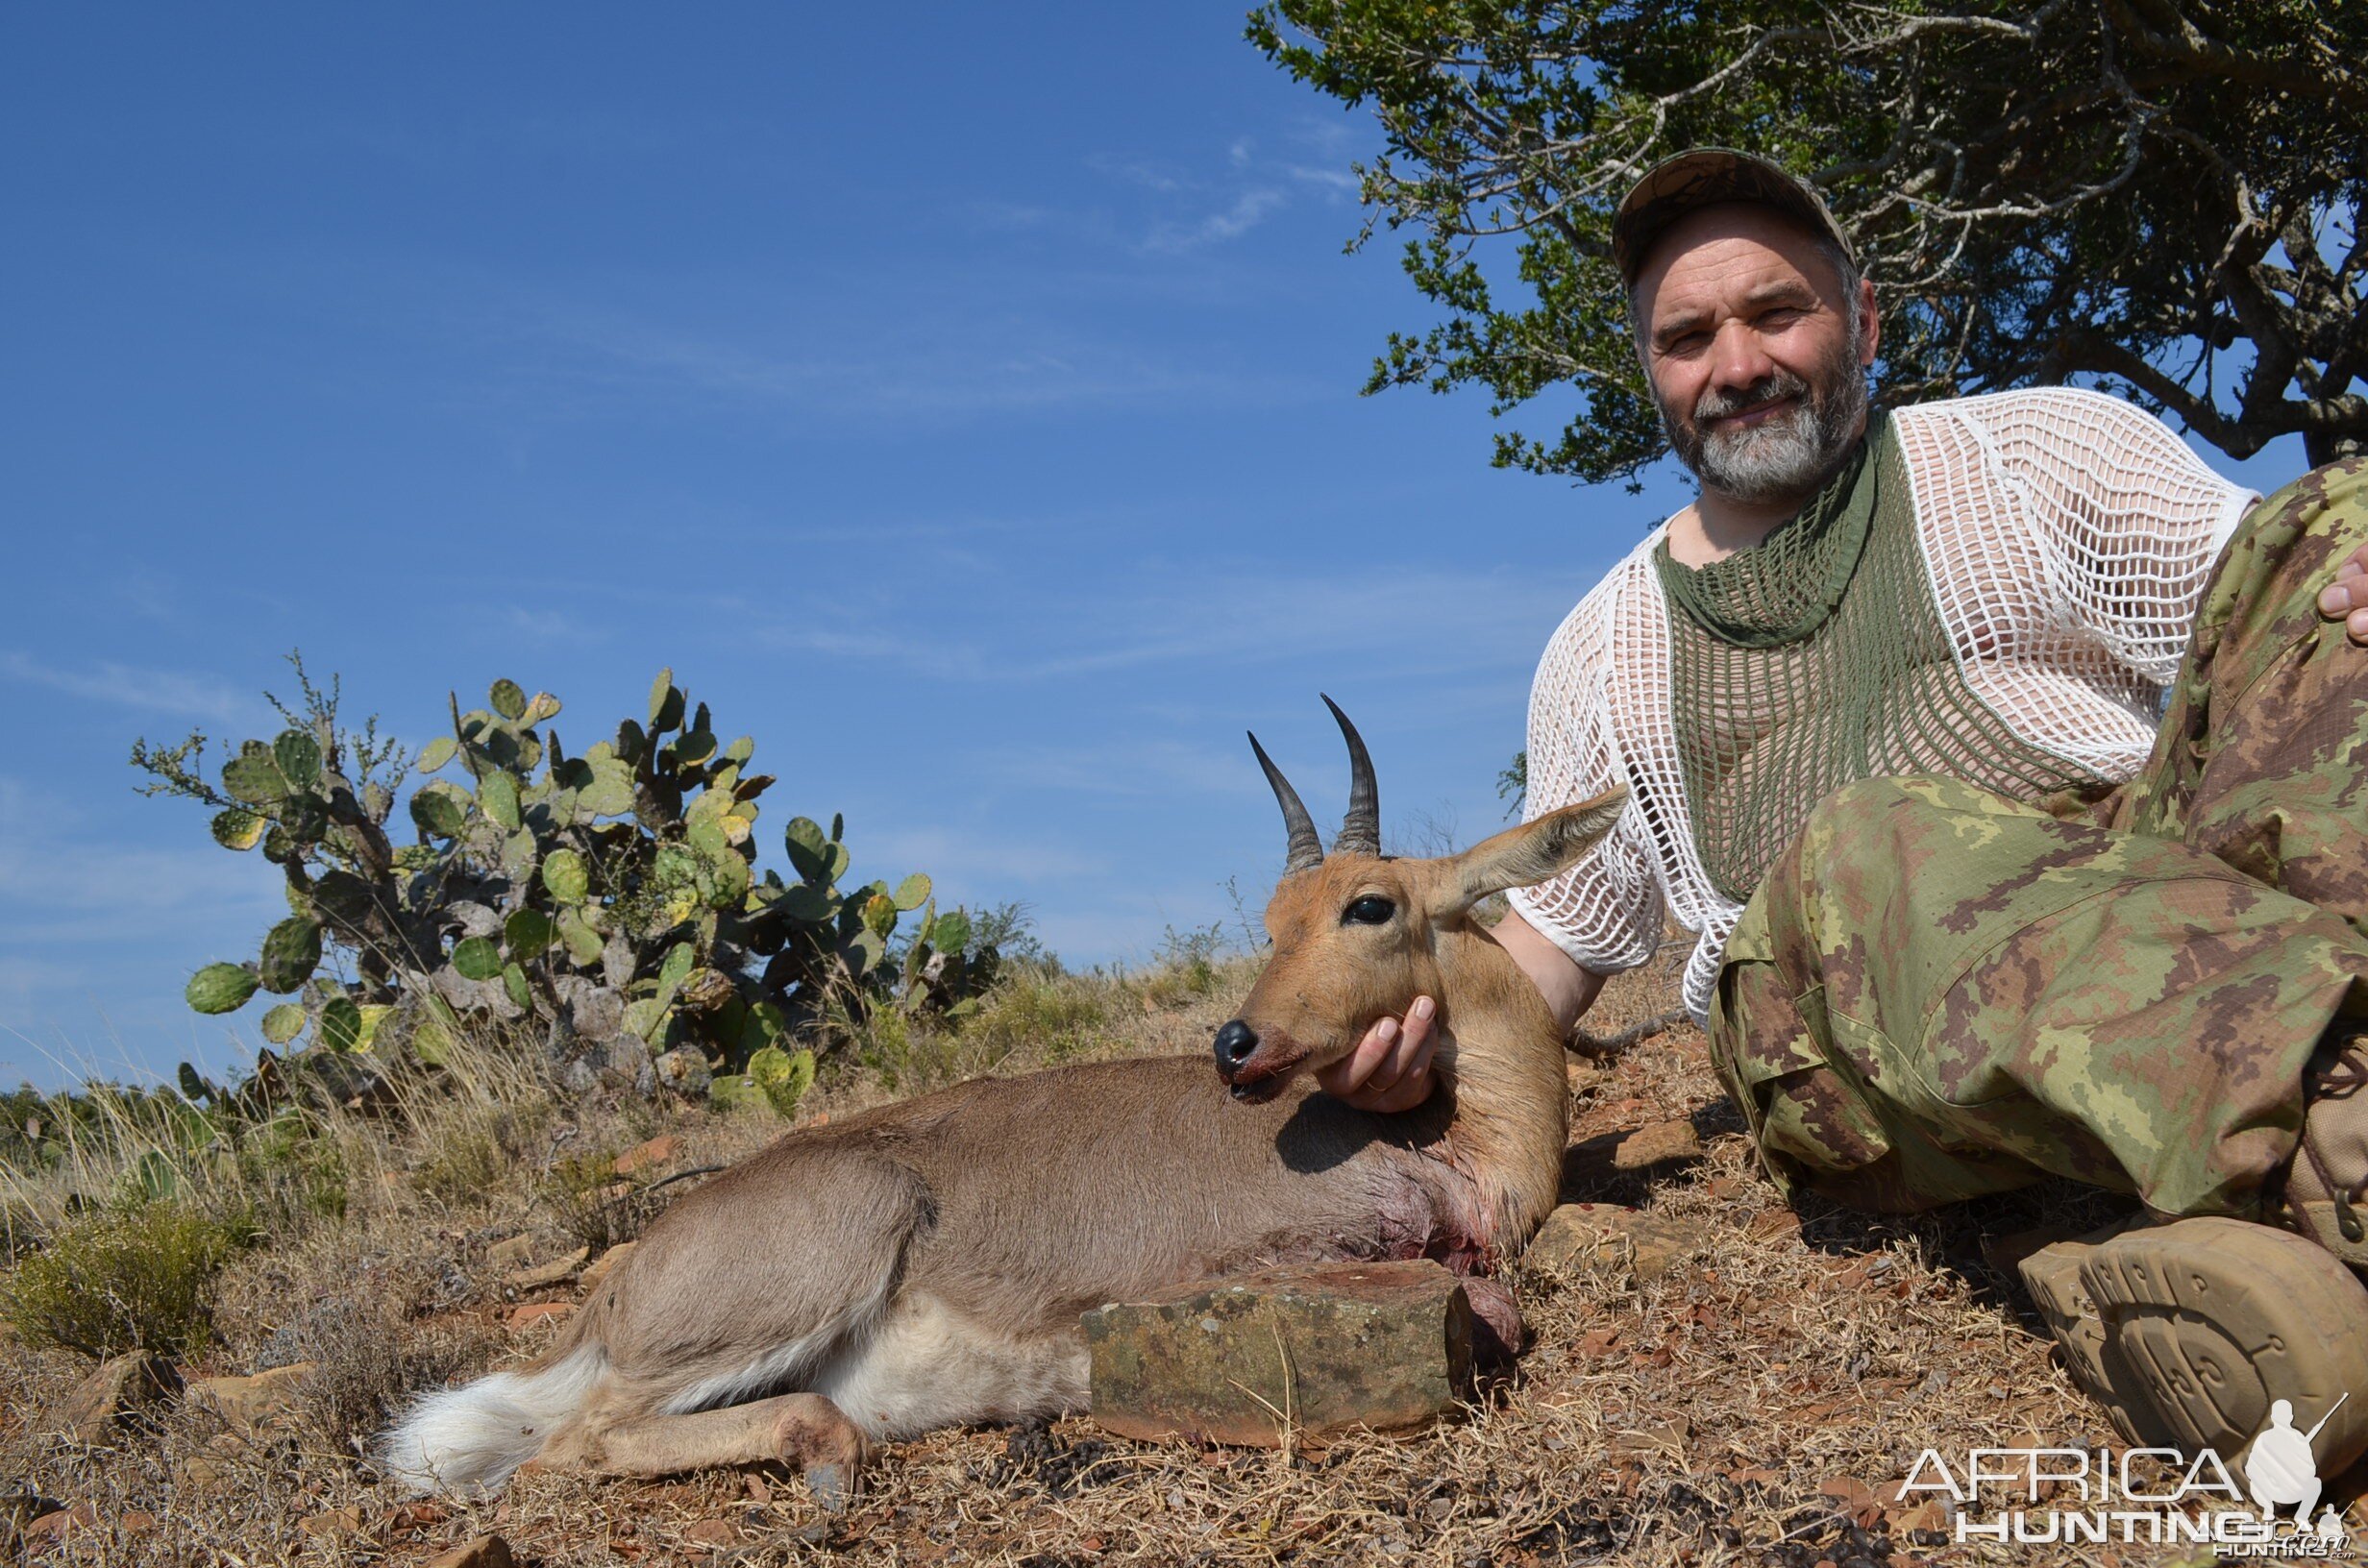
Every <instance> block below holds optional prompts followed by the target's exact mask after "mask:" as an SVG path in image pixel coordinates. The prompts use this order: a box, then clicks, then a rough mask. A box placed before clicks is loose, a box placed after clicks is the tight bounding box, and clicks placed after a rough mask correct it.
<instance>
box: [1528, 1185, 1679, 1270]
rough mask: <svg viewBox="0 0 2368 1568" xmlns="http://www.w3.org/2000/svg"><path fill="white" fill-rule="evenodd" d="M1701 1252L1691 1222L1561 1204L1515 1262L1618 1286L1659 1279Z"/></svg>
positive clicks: (1607, 1207) (1608, 1207)
mask: <svg viewBox="0 0 2368 1568" xmlns="http://www.w3.org/2000/svg"><path fill="white" fill-rule="evenodd" d="M1706 1250H1707V1240H1706V1238H1705V1237H1703V1236H1702V1235H1701V1233H1700V1232H1698V1231H1697V1230H1695V1229H1694V1228H1693V1227H1692V1226H1690V1225H1688V1224H1686V1223H1684V1222H1683V1221H1680V1220H1674V1219H1668V1218H1665V1217H1664V1216H1662V1215H1660V1214H1649V1213H1643V1212H1642V1211H1640V1210H1636V1209H1623V1208H1621V1207H1620V1206H1619V1205H1618V1204H1616V1203H1566V1204H1564V1205H1563V1206H1562V1207H1561V1208H1559V1209H1557V1210H1555V1211H1554V1212H1553V1213H1550V1214H1548V1215H1546V1219H1545V1223H1544V1224H1543V1225H1542V1226H1540V1227H1539V1228H1538V1234H1537V1235H1536V1236H1535V1237H1531V1238H1530V1243H1529V1250H1528V1251H1526V1252H1524V1253H1523V1254H1522V1255H1521V1261H1522V1262H1526V1263H1528V1264H1530V1265H1531V1266H1533V1267H1539V1268H1543V1269H1546V1270H1547V1271H1549V1272H1551V1273H1555V1274H1560V1275H1562V1276H1563V1277H1564V1278H1566V1279H1567V1280H1569V1281H1570V1282H1572V1283H1573V1284H1576V1285H1584V1286H1593V1287H1594V1288H1597V1289H1609V1290H1618V1289H1624V1288H1626V1287H1627V1286H1631V1285H1640V1284H1644V1283H1647V1282H1649V1281H1653V1280H1659V1279H1664V1278H1665V1277H1667V1276H1668V1275H1670V1274H1673V1273H1676V1272H1677V1271H1679V1270H1680V1269H1683V1268H1685V1267H1686V1266H1687V1265H1688V1264H1690V1263H1691V1262H1693V1261H1694V1260H1695V1259H1697V1258H1699V1257H1701V1256H1702V1254H1703V1253H1704V1252H1705V1251H1706Z"/></svg>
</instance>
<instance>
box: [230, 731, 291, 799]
mask: <svg viewBox="0 0 2368 1568" xmlns="http://www.w3.org/2000/svg"><path fill="white" fill-rule="evenodd" d="M222 789H223V793H224V794H226V795H228V796H230V797H231V798H232V799H234V800H243V801H245V802H246V803H247V804H249V805H251V806H267V805H270V804H271V803H272V802H273V801H275V800H284V799H285V798H287V778H286V776H285V775H284V774H283V773H282V772H280V762H279V759H278V758H277V757H275V756H273V755H272V750H271V747H268V746H265V745H264V744H263V743H262V742H260V741H249V742H247V743H246V744H245V745H244V746H242V747H239V748H238V755H236V756H234V757H233V758H231V759H230V761H228V762H226V763H224V764H223V765H222Z"/></svg>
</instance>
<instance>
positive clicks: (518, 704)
mask: <svg viewBox="0 0 2368 1568" xmlns="http://www.w3.org/2000/svg"><path fill="white" fill-rule="evenodd" d="M485 696H486V699H487V700H488V701H490V702H491V703H492V704H493V711H494V712H496V713H498V714H500V715H501V716H502V717H503V718H505V719H506V720H508V721H509V722H510V723H513V724H514V723H517V722H518V721H519V720H521V719H524V718H525V717H526V716H527V693H526V688H525V687H523V686H521V685H519V684H518V683H517V682H516V681H514V680H497V681H495V682H494V683H493V690H492V691H490V692H488V693H486V694H485Z"/></svg>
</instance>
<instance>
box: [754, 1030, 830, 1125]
mask: <svg viewBox="0 0 2368 1568" xmlns="http://www.w3.org/2000/svg"><path fill="white" fill-rule="evenodd" d="M749 1077H750V1078H751V1079H752V1081H753V1082H754V1083H755V1085H756V1087H757V1088H758V1089H760V1090H764V1094H765V1099H766V1101H767V1102H768V1103H769V1104H771V1105H772V1107H773V1114H774V1115H777V1116H780V1117H782V1118H784V1119H787V1118H788V1117H791V1116H794V1115H797V1114H798V1102H799V1101H800V1100H801V1099H802V1098H804V1096H805V1091H806V1090H809V1089H811V1088H813V1087H814V1053H813V1052H812V1051H784V1050H782V1049H781V1047H779V1046H778V1045H768V1046H766V1047H765V1048H764V1049H763V1050H760V1051H758V1052H757V1053H756V1054H755V1055H753V1056H752V1057H750V1058H749Z"/></svg>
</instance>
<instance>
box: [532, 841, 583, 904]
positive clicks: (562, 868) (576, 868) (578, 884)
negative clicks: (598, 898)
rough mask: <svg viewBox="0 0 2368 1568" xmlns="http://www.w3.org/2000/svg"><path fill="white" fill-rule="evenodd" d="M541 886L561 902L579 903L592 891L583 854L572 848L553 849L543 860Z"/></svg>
mask: <svg viewBox="0 0 2368 1568" xmlns="http://www.w3.org/2000/svg"><path fill="white" fill-rule="evenodd" d="M543 886H544V887H546V888H548V889H550V890H551V896H552V897H554V898H555V899H557V900H558V901H559V902H560V903H562V904H580V903H582V902H583V901H584V897H585V895H586V894H589V893H590V892H591V891H592V875H591V872H590V871H589V870H587V869H586V868H585V866H584V863H583V856H581V855H580V854H578V853H577V852H576V851H575V850H573V849H554V850H553V851H551V853H550V854H549V855H548V856H546V857H545V858H544V861H543Z"/></svg>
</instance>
